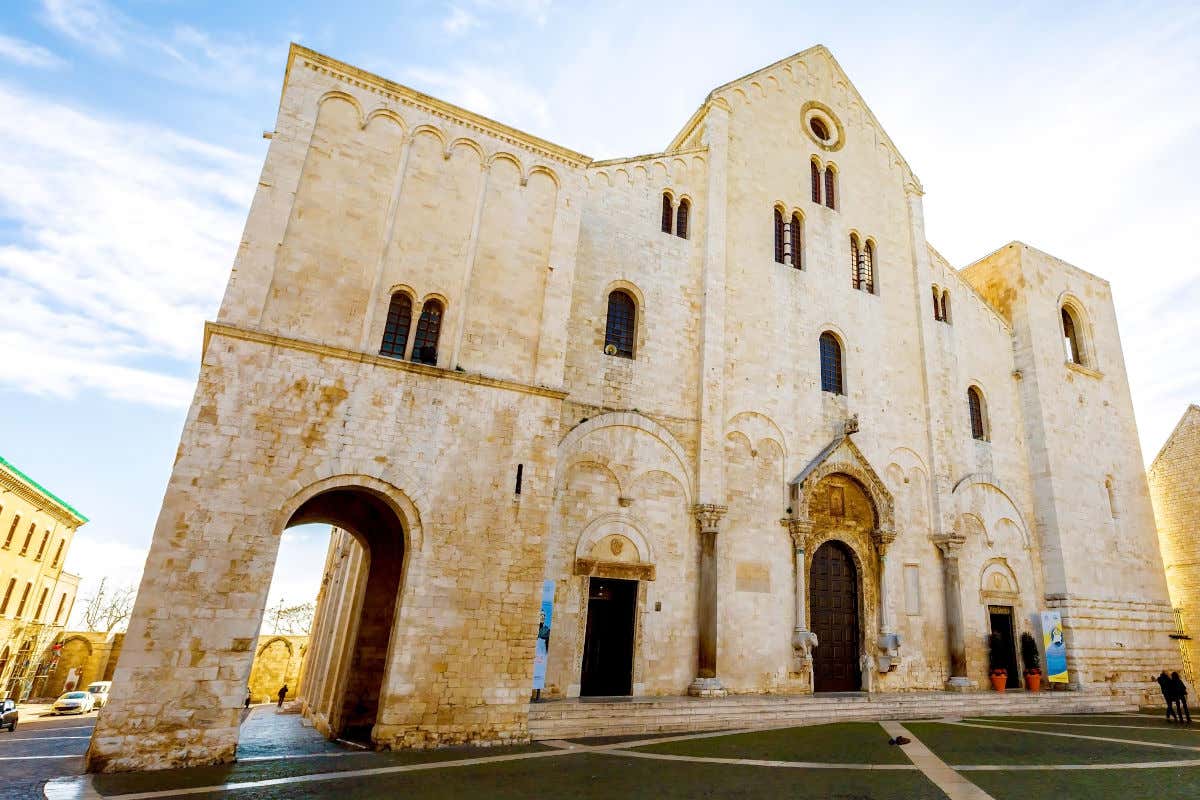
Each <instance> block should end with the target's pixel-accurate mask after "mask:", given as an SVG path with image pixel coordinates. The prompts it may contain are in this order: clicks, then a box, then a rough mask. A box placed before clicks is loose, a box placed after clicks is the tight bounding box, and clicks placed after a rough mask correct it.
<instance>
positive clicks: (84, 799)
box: [42, 775, 103, 800]
mask: <svg viewBox="0 0 1200 800" xmlns="http://www.w3.org/2000/svg"><path fill="white" fill-rule="evenodd" d="M42 795H43V796H45V798H46V800H101V798H103V795H101V794H100V793H99V792H97V791H96V790H95V789H94V788H92V776H91V775H84V776H83V777H79V778H55V779H53V780H51V781H49V782H48V783H47V784H46V785H45V786H43V787H42Z"/></svg>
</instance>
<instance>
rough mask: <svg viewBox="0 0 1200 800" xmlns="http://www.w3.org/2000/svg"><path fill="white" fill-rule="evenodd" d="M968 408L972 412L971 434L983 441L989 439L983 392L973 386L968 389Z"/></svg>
mask: <svg viewBox="0 0 1200 800" xmlns="http://www.w3.org/2000/svg"><path fill="white" fill-rule="evenodd" d="M967 408H968V410H969V411H970V412H971V436H972V437H973V438H975V439H978V440H979V441H981V442H986V441H987V440H988V435H987V423H986V414H987V411H986V409H985V407H984V404H983V392H981V391H979V389H978V388H976V387H974V386H972V387H970V388H969V389H967Z"/></svg>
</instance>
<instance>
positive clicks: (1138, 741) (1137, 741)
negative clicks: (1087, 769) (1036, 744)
mask: <svg viewBox="0 0 1200 800" xmlns="http://www.w3.org/2000/svg"><path fill="white" fill-rule="evenodd" d="M942 724H944V725H959V726H962V727H964V728H986V729H987V730H990V731H1008V732H1009V733H1034V734H1037V735H1038V736H1065V737H1066V738H1068V739H1089V740H1091V741H1093V742H1116V743H1117V744H1136V745H1141V746H1142V747H1166V748H1168V749H1171V750H1193V751H1200V747H1192V746H1191V745H1187V744H1167V743H1166V742H1147V741H1143V740H1141V739H1113V738H1111V737H1108V736H1085V735H1083V734H1082V733H1062V732H1061V731H1036V730H1031V729H1029V728H1014V727H1006V726H1004V725H981V724H979V723H977V722H946V723H942Z"/></svg>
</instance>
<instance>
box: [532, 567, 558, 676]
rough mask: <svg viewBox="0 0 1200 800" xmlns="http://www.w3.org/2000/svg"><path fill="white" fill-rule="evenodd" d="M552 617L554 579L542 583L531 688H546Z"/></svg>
mask: <svg viewBox="0 0 1200 800" xmlns="http://www.w3.org/2000/svg"><path fill="white" fill-rule="evenodd" d="M553 618H554V581H543V583H542V608H541V611H540V612H539V613H538V632H537V649H536V650H535V651H534V656H533V688H534V689H538V690H541V689H545V688H546V661H547V659H548V657H549V655H550V623H551V621H552V620H553Z"/></svg>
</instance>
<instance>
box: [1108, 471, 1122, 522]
mask: <svg viewBox="0 0 1200 800" xmlns="http://www.w3.org/2000/svg"><path fill="white" fill-rule="evenodd" d="M1104 491H1105V492H1107V493H1108V513H1109V515H1110V516H1111V517H1112V518H1113V519H1116V518H1117V517H1118V516H1120V510H1119V509H1118V508H1117V489H1116V487H1115V486H1114V485H1113V479H1112V478H1111V477H1108V478H1105V479H1104Z"/></svg>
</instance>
